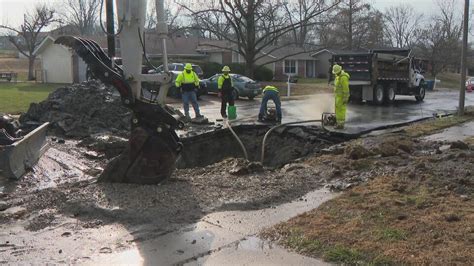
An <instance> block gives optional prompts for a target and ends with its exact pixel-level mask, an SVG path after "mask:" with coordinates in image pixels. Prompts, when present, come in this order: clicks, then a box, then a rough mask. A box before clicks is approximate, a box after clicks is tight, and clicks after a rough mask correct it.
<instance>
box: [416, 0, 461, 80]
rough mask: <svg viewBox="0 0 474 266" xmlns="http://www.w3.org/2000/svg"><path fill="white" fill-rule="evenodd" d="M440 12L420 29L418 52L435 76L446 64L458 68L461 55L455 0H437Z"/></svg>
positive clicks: (458, 11) (459, 24) (459, 21)
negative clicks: (427, 61) (427, 62)
mask: <svg viewBox="0 0 474 266" xmlns="http://www.w3.org/2000/svg"><path fill="white" fill-rule="evenodd" d="M438 6H439V10H440V13H439V14H438V15H435V16H433V17H432V19H431V20H432V22H431V23H430V25H428V26H427V27H426V28H425V29H423V31H422V35H421V38H420V41H419V42H418V45H417V49H418V53H419V54H420V55H421V56H423V57H424V58H426V59H428V60H429V61H430V63H431V74H432V75H433V76H436V75H437V74H438V73H440V72H442V71H444V70H446V68H447V67H448V66H453V67H454V68H455V69H458V68H459V58H460V57H461V36H462V20H461V19H459V15H460V14H461V12H460V10H459V9H458V6H456V2H455V0H450V1H439V2H438Z"/></svg>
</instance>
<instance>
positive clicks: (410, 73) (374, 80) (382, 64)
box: [330, 49, 426, 105]
mask: <svg viewBox="0 0 474 266" xmlns="http://www.w3.org/2000/svg"><path fill="white" fill-rule="evenodd" d="M332 64H333V65H334V64H339V65H341V66H342V68H343V69H344V71H345V72H347V73H349V75H350V76H351V77H350V81H349V87H350V93H351V96H350V100H351V102H362V101H367V102H373V103H376V104H378V105H382V104H390V103H393V102H394V101H395V97H396V96H397V95H411V96H415V99H416V101H418V102H420V101H423V99H424V98H425V93H426V83H425V78H424V76H423V75H422V73H423V71H422V70H421V61H420V60H418V59H416V58H415V57H414V56H413V55H412V51H411V50H409V49H406V50H402V49H376V50H370V51H368V52H348V53H340V54H335V55H333V57H332ZM330 76H331V77H332V78H331V79H333V78H334V77H333V75H330Z"/></svg>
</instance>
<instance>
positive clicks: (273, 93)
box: [258, 86, 281, 122]
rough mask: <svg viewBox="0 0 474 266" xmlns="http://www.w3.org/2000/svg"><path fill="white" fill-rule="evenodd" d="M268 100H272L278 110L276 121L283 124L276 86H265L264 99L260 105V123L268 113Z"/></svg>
mask: <svg viewBox="0 0 474 266" xmlns="http://www.w3.org/2000/svg"><path fill="white" fill-rule="evenodd" d="M268 100H272V101H273V102H274V103H275V109H276V121H277V122H281V102H280V95H279V93H278V89H277V88H276V87H274V86H265V88H264V89H263V99H262V104H261V105H260V113H259V114H258V121H260V122H261V121H263V120H264V118H265V117H266V113H267V103H268Z"/></svg>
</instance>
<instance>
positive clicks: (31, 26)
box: [0, 4, 59, 80]
mask: <svg viewBox="0 0 474 266" xmlns="http://www.w3.org/2000/svg"><path fill="white" fill-rule="evenodd" d="M55 14H56V11H55V10H54V9H53V8H50V7H47V6H46V5H44V4H43V5H38V6H36V7H35V10H34V12H33V13H29V12H28V13H26V14H24V19H23V24H22V25H21V26H20V28H19V29H17V28H14V27H10V26H6V25H0V28H3V29H6V30H9V31H10V32H9V41H10V42H11V43H12V44H13V45H14V46H15V47H16V48H17V49H18V51H19V52H20V53H21V54H23V55H24V56H26V57H28V80H33V79H34V78H35V77H34V63H35V59H36V55H35V54H34V53H33V52H34V51H35V50H36V48H37V47H38V46H39V44H40V43H41V41H42V39H40V38H39V34H40V32H41V30H43V29H44V28H46V27H48V26H49V25H51V24H52V23H55V22H58V21H59V20H58V19H56V17H55Z"/></svg>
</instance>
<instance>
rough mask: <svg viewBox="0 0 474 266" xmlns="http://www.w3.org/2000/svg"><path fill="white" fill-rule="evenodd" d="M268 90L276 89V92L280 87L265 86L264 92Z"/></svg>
mask: <svg viewBox="0 0 474 266" xmlns="http://www.w3.org/2000/svg"><path fill="white" fill-rule="evenodd" d="M266 91H276V92H278V88H277V87H274V86H265V88H263V92H266Z"/></svg>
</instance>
